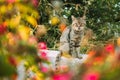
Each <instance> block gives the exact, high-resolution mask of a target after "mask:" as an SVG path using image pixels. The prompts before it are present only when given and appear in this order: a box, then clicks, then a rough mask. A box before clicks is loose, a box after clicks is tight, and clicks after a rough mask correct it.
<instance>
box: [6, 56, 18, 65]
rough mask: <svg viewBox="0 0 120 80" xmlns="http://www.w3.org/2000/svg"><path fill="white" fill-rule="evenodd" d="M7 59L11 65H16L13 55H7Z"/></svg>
mask: <svg viewBox="0 0 120 80" xmlns="http://www.w3.org/2000/svg"><path fill="white" fill-rule="evenodd" d="M8 61H9V63H10V64H12V65H13V66H17V61H16V60H15V58H14V57H12V56H9V57H8Z"/></svg>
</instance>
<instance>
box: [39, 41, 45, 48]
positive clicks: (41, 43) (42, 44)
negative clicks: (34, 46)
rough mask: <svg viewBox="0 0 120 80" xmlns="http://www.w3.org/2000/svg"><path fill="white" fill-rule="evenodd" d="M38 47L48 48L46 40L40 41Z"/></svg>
mask: <svg viewBox="0 0 120 80" xmlns="http://www.w3.org/2000/svg"><path fill="white" fill-rule="evenodd" d="M38 49H47V46H46V43H45V42H39V43H38Z"/></svg>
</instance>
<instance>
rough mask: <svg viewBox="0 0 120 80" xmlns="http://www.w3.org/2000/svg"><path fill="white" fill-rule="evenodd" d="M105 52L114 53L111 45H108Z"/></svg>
mask: <svg viewBox="0 0 120 80" xmlns="http://www.w3.org/2000/svg"><path fill="white" fill-rule="evenodd" d="M105 50H106V51H107V52H113V51H114V46H113V45H112V44H108V45H107V46H106V47H105Z"/></svg>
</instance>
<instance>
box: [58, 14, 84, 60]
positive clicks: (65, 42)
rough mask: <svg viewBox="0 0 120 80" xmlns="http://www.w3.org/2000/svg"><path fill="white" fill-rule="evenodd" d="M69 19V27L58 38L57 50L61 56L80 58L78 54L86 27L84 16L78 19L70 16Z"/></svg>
mask: <svg viewBox="0 0 120 80" xmlns="http://www.w3.org/2000/svg"><path fill="white" fill-rule="evenodd" d="M71 18H72V24H71V26H70V27H67V28H66V29H65V30H64V31H63V33H62V35H61V37H60V48H59V49H60V51H61V52H62V53H63V54H64V53H65V54H70V55H71V56H72V57H74V58H82V57H81V56H80V55H79V54H80V44H81V40H82V38H83V36H84V31H85V25H86V20H85V16H83V17H79V18H75V17H74V16H71Z"/></svg>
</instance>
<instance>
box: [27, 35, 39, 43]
mask: <svg viewBox="0 0 120 80" xmlns="http://www.w3.org/2000/svg"><path fill="white" fill-rule="evenodd" d="M28 42H29V43H30V44H37V38H36V37H34V36H31V37H30V38H29V39H28Z"/></svg>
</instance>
